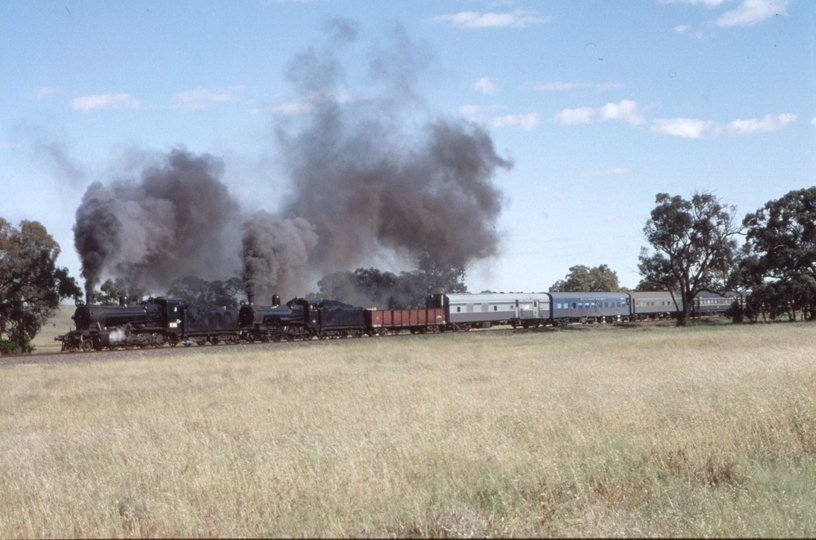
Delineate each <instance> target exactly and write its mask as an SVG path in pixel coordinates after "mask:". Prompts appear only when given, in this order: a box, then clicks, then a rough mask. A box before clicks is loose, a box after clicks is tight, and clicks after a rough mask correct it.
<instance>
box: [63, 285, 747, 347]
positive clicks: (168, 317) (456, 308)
mask: <svg viewBox="0 0 816 540" xmlns="http://www.w3.org/2000/svg"><path fill="white" fill-rule="evenodd" d="M252 300H253V299H252V298H251V297H250V301H249V302H248V303H244V304H243V305H242V306H241V307H240V308H239V309H227V308H218V307H210V306H199V305H191V304H188V303H187V302H185V301H184V300H181V299H177V298H167V297H158V298H148V299H147V300H146V301H144V302H140V303H138V304H136V305H130V304H129V303H128V302H127V300H126V299H121V300H120V304H119V305H94V304H85V303H83V302H77V307H76V311H75V312H74V315H73V316H72V317H71V318H72V319H73V321H74V325H75V329H74V330H71V331H69V332H67V333H66V334H63V335H59V336H56V337H55V338H54V339H55V340H57V341H61V342H62V350H63V351H94V350H97V351H98V350H102V349H105V348H108V349H116V348H136V347H140V348H144V347H160V346H164V345H169V346H171V347H174V346H176V345H179V344H183V345H186V346H190V345H194V344H195V345H205V344H207V343H210V344H213V345H217V344H219V343H225V344H237V343H255V342H270V341H294V340H304V339H329V338H353V337H354V338H356V337H363V336H372V337H375V336H383V335H386V334H399V333H402V332H410V333H412V334H416V333H421V334H424V333H438V332H458V331H468V330H471V329H473V328H490V327H491V326H496V325H509V326H512V327H513V328H518V327H522V328H536V327H539V326H546V325H553V326H566V325H569V324H574V323H608V322H609V323H612V322H627V321H640V320H644V319H662V318H674V317H677V315H678V314H679V313H680V312H681V311H682V303H681V301H680V298H679V297H678V296H677V295H673V294H672V293H670V292H546V293H528V294H522V293H481V294H467V293H457V294H454V293H439V294H433V295H429V296H428V297H427V298H426V301H425V307H424V308H420V309H377V308H363V307H358V306H352V305H349V304H345V303H343V302H339V301H336V300H327V299H322V300H321V299H306V298H293V299H292V300H290V301H289V302H287V303H285V304H281V303H280V297H279V296H278V295H274V296H273V297H272V302H271V304H269V305H256V304H255V303H254V302H253V301H252ZM735 304H738V305H741V304H744V298H743V297H742V295H740V294H739V293H730V292H729V293H726V294H724V295H720V294H715V293H710V292H701V293H700V294H698V295H697V296H696V297H695V299H694V306H693V314H694V315H695V316H700V315H718V314H725V313H727V312H729V311H730V310H731V309H732V307H733V306H734V305H735Z"/></svg>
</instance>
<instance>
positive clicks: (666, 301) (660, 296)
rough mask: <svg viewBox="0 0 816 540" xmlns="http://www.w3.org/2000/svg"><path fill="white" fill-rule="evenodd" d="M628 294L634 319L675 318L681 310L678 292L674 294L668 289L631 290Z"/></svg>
mask: <svg viewBox="0 0 816 540" xmlns="http://www.w3.org/2000/svg"><path fill="white" fill-rule="evenodd" d="M630 296H631V297H632V318H633V319H634V320H644V319H666V318H676V317H677V314H678V313H680V312H682V311H683V299H682V298H681V297H680V293H679V292H676V293H674V296H672V293H670V292H669V291H656V292H632V293H630Z"/></svg>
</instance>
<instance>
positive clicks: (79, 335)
mask: <svg viewBox="0 0 816 540" xmlns="http://www.w3.org/2000/svg"><path fill="white" fill-rule="evenodd" d="M238 317H239V310H237V309H223V308H210V307H203V306H191V305H188V304H187V303H186V302H184V300H179V299H175V298H149V299H148V300H147V301H146V302H142V303H140V304H138V305H128V303H127V301H126V300H122V301H120V305H118V306H115V305H114V306H109V305H85V304H83V303H81V302H80V303H78V304H77V309H76V312H75V313H74V315H73V316H72V317H71V318H72V319H73V320H74V324H75V325H76V330H73V331H71V332H68V333H67V334H65V335H62V336H57V337H56V338H54V339H56V340H57V341H62V350H64V351H72V350H80V349H81V350H84V351H91V350H101V349H103V348H105V347H108V348H112V349H113V348H117V347H123V348H133V347H159V346H162V345H165V344H169V345H171V346H175V345H178V344H179V343H183V344H185V345H192V344H193V343H197V344H200V345H203V344H204V343H207V342H209V343H213V344H216V343H220V342H228V343H236V342H238V341H239V339H240V334H239V332H238V331H237V330H238Z"/></svg>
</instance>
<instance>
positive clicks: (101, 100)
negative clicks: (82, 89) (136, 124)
mask: <svg viewBox="0 0 816 540" xmlns="http://www.w3.org/2000/svg"><path fill="white" fill-rule="evenodd" d="M141 106H142V102H141V101H139V100H138V99H136V98H134V97H133V96H131V95H130V94H96V95H92V96H80V97H78V98H74V99H73V100H71V107H72V108H73V109H74V110H75V111H85V112H88V111H92V110H94V109H139V108H141Z"/></svg>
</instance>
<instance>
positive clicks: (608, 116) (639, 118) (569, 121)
mask: <svg viewBox="0 0 816 540" xmlns="http://www.w3.org/2000/svg"><path fill="white" fill-rule="evenodd" d="M555 120H556V121H557V122H558V123H559V124H563V125H565V126H569V125H573V124H589V123H592V122H602V121H606V120H620V121H621V122H628V123H629V124H630V125H633V126H637V125H640V124H642V123H644V122H645V120H644V119H643V115H642V114H641V113H640V107H639V106H638V104H637V102H636V101H632V100H628V99H624V100H622V101H620V102H618V103H607V104H606V105H604V106H603V107H599V108H595V107H578V108H576V109H564V110H562V111H561V112H558V113H556V114H555Z"/></svg>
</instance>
